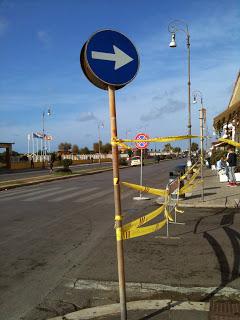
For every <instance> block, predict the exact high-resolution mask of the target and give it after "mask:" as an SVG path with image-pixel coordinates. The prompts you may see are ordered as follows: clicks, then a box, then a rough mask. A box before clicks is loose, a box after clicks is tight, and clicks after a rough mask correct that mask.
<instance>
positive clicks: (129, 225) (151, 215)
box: [123, 205, 165, 231]
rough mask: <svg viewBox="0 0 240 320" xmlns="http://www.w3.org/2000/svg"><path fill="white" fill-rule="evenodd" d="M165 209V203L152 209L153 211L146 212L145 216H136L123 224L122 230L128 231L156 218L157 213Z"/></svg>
mask: <svg viewBox="0 0 240 320" xmlns="http://www.w3.org/2000/svg"><path fill="white" fill-rule="evenodd" d="M164 209H165V205H163V206H161V207H160V208H158V209H156V210H154V211H153V212H150V213H148V214H146V215H145V216H143V217H141V218H138V219H136V220H134V221H131V222H129V223H127V224H125V225H124V226H123V231H128V230H131V229H134V228H138V227H140V226H142V225H143V224H145V223H147V222H149V221H151V220H152V219H154V218H156V217H157V216H158V215H159V214H161V213H162V212H163V210H164Z"/></svg>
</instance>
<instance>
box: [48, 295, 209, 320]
mask: <svg viewBox="0 0 240 320" xmlns="http://www.w3.org/2000/svg"><path fill="white" fill-rule="evenodd" d="M209 308H210V305H209V303H208V302H190V301H189V302H186V301H184V302H181V301H171V300H140V301H132V302H128V303H127V310H128V311H140V310H142V311H146V310H159V309H166V310H184V311H202V312H209ZM117 314H120V305H119V304H118V303H116V304H111V305H104V306H99V307H93V308H88V309H83V310H79V311H76V312H72V313H69V314H66V315H65V316H60V317H55V318H51V319H49V320H89V319H97V318H99V317H103V316H113V315H117Z"/></svg>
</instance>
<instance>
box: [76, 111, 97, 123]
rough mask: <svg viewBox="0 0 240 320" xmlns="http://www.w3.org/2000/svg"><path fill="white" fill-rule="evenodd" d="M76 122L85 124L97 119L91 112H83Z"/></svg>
mask: <svg viewBox="0 0 240 320" xmlns="http://www.w3.org/2000/svg"><path fill="white" fill-rule="evenodd" d="M77 120H78V121H80V122H87V121H92V120H97V117H96V116H95V115H94V114H93V112H84V113H81V114H80V116H79V117H78V119H77Z"/></svg>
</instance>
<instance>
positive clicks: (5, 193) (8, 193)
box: [0, 187, 42, 199]
mask: <svg viewBox="0 0 240 320" xmlns="http://www.w3.org/2000/svg"><path fill="white" fill-rule="evenodd" d="M37 190H42V188H40V187H37V188H34V190H33V189H29V188H27V189H25V188H24V189H22V188H21V189H10V190H6V191H1V192H0V199H1V198H5V197H12V196H16V195H20V194H26V193H27V192H28V191H30V192H33V191H37Z"/></svg>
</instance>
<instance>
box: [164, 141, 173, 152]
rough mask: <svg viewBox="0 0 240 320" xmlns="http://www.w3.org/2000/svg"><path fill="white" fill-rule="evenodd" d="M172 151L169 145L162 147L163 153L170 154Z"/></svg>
mask: <svg viewBox="0 0 240 320" xmlns="http://www.w3.org/2000/svg"><path fill="white" fill-rule="evenodd" d="M172 150H173V147H172V146H171V143H166V144H165V145H164V148H163V152H171V151H172Z"/></svg>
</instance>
